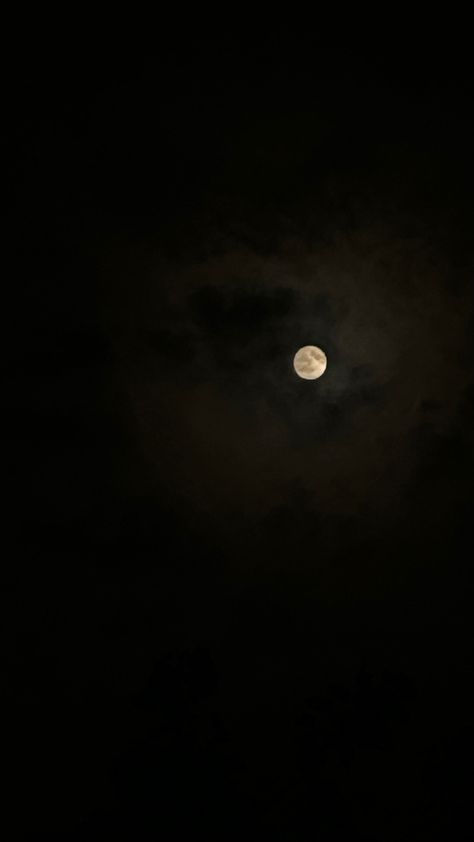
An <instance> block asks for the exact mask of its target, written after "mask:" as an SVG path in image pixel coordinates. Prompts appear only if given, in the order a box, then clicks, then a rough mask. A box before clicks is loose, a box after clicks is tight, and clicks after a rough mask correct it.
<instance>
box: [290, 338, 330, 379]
mask: <svg viewBox="0 0 474 842" xmlns="http://www.w3.org/2000/svg"><path fill="white" fill-rule="evenodd" d="M327 364H328V361H327V357H326V354H325V353H324V351H322V350H321V348H318V347H317V346H316V345H304V346H303V348H300V349H299V351H297V352H296V354H295V358H294V360H293V366H294V369H295V371H296V373H297V375H298V377H302V378H303V380H317V378H318V377H321V375H322V374H324V372H325V371H326V366H327Z"/></svg>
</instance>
